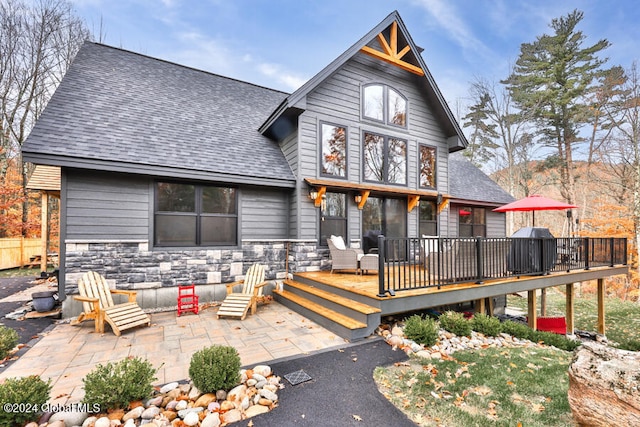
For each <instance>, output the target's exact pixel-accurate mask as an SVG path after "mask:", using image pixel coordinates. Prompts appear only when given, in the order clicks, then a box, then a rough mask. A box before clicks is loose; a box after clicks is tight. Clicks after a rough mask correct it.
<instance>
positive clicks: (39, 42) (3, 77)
mask: <svg viewBox="0 0 640 427" xmlns="http://www.w3.org/2000/svg"><path fill="white" fill-rule="evenodd" d="M88 38H89V31H88V30H87V28H86V26H85V24H84V22H83V21H82V20H81V19H80V18H78V17H76V16H75V15H74V14H73V10H72V8H71V5H70V3H68V2H66V1H64V0H37V1H35V2H23V1H20V0H0V184H2V185H3V186H4V184H5V179H6V176H7V170H8V168H9V167H10V165H11V164H15V165H17V167H18V168H19V173H20V175H21V176H22V189H23V190H22V191H23V197H22V200H23V201H22V223H23V227H22V230H21V233H22V234H23V235H24V234H25V233H26V227H25V224H26V223H27V212H28V199H29V198H28V194H27V190H26V183H27V178H28V176H29V168H28V167H27V166H25V165H24V164H23V162H22V161H21V156H20V149H21V147H22V144H23V143H24V141H25V139H26V137H27V135H28V134H29V132H30V130H31V128H32V127H33V125H34V124H35V121H36V120H37V119H38V117H39V116H40V113H41V112H42V110H43V109H44V107H45V105H46V104H47V102H48V100H49V98H50V97H51V95H52V94H53V92H54V90H55V88H56V87H57V85H58V83H59V82H60V81H61V80H62V77H63V76H64V74H65V72H66V71H67V69H68V68H69V66H70V64H71V61H72V60H73V58H74V57H75V54H76V53H77V51H78V49H79V48H80V46H81V45H82V43H83V42H84V41H85V40H86V39H88Z"/></svg>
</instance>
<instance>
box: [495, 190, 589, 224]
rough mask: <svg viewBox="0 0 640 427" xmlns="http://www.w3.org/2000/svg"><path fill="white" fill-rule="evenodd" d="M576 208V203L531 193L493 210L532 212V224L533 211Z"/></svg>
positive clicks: (534, 218) (534, 219) (534, 220)
mask: <svg viewBox="0 0 640 427" xmlns="http://www.w3.org/2000/svg"><path fill="white" fill-rule="evenodd" d="M574 208H577V206H576V205H570V204H569V203H564V202H559V201H557V200H553V199H550V198H548V197H544V196H540V195H538V194H533V195H531V196H528V197H525V198H524V199H520V200H516V201H515V202H511V203H509V204H506V205H504V206H500V207H499V208H495V209H494V210H493V211H494V212H515V211H521V212H529V211H531V212H532V215H533V225H534V226H535V225H536V217H535V211H551V210H557V211H561V210H565V209H574Z"/></svg>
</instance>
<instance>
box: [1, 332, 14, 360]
mask: <svg viewBox="0 0 640 427" xmlns="http://www.w3.org/2000/svg"><path fill="white" fill-rule="evenodd" d="M16 344H18V333H17V332H16V331H15V330H13V329H11V328H8V327H6V326H4V325H1V326H0V360H2V359H4V358H5V357H7V356H8V355H9V352H10V351H11V350H13V348H14V347H15V346H16Z"/></svg>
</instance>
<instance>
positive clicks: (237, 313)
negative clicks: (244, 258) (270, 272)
mask: <svg viewBox="0 0 640 427" xmlns="http://www.w3.org/2000/svg"><path fill="white" fill-rule="evenodd" d="M239 284H242V291H241V292H238V293H234V292H233V288H234V287H235V286H238V285H239ZM266 284H267V282H265V280H264V266H263V265H260V264H253V265H252V266H251V267H249V271H247V274H246V276H245V279H244V280H242V281H239V282H233V283H229V284H227V297H226V298H225V299H224V301H223V302H222V305H221V306H220V308H219V309H218V319H219V318H220V316H226V317H239V318H240V320H244V318H245V317H247V312H248V311H249V308H251V314H255V313H256V309H257V306H258V297H259V296H262V287H263V286H264V285H266Z"/></svg>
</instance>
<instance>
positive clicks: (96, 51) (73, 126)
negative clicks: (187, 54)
mask: <svg viewBox="0 0 640 427" xmlns="http://www.w3.org/2000/svg"><path fill="white" fill-rule="evenodd" d="M286 97H287V94H286V93H284V92H280V91H276V90H272V89H267V88H264V87H260V86H257V85H253V84H250V83H246V82H241V81H238V80H234V79H230V78H226V77H222V76H219V75H215V74H211V73H207V72H203V71H199V70H195V69H192V68H189V67H184V66H181V65H177V64H173V63H170V62H166V61H162V60H158V59H154V58H150V57H147V56H144V55H140V54H137V53H133V52H129V51H125V50H122V49H117V48H113V47H109V46H105V45H101V44H97V43H91V42H87V43H85V44H84V45H83V47H82V48H81V49H80V51H79V52H78V55H77V56H76V58H75V60H74V62H73V64H72V66H71V68H70V69H69V71H68V72H67V74H66V76H65V78H64V79H63V81H62V83H61V84H60V86H59V87H58V89H57V90H56V93H55V94H54V96H53V97H52V98H51V101H50V102H49V104H48V105H47V108H46V109H45V111H44V113H43V114H42V115H41V117H40V118H39V120H38V121H37V123H36V125H35V127H34V128H33V130H32V132H31V134H30V135H29V137H28V138H27V140H26V142H25V144H24V146H23V149H22V152H23V155H24V158H25V160H27V161H31V162H34V163H39V164H48V165H54V166H70V167H81V168H90V169H95V170H109V171H123V172H132V173H142V174H148V175H158V176H169V177H171V176H173V177H181V178H193V179H206V180H214V181H215V180H223V181H225V182H238V183H241V182H243V183H254V184H262V185H272V186H280V187H293V186H294V185H295V177H294V175H293V172H292V171H291V168H290V166H289V164H288V163H287V161H286V159H285V157H284V155H283V153H282V151H281V150H280V148H279V147H278V144H277V143H276V142H274V141H272V140H270V139H268V138H267V137H265V136H263V135H261V134H260V133H259V132H258V131H257V129H258V127H259V126H260V125H261V124H262V123H263V122H264V121H265V120H266V119H267V117H269V115H270V114H271V112H272V111H273V110H274V109H275V108H276V107H277V106H278V105H279V104H280V103H281V102H282V101H283V100H284V99H285V98H286Z"/></svg>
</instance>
